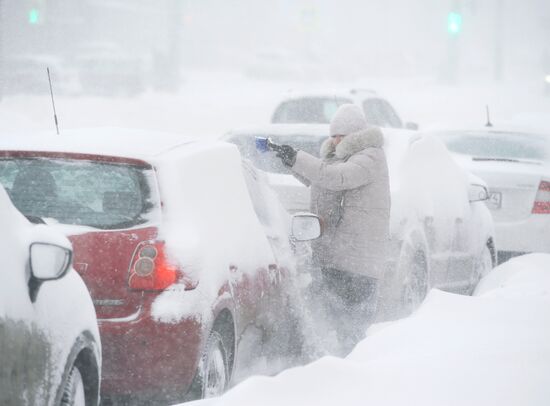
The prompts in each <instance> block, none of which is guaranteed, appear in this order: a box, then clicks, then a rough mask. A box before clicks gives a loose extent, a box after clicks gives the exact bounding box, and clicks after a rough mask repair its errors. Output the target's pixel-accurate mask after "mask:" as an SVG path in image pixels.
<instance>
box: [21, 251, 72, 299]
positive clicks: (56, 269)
mask: <svg viewBox="0 0 550 406" xmlns="http://www.w3.org/2000/svg"><path fill="white" fill-rule="evenodd" d="M72 255H73V253H72V251H71V250H70V249H68V248H65V247H61V246H59V245H54V244H48V243H42V242H35V243H32V244H31V247H30V261H29V266H30V271H31V278H30V280H29V294H30V296H31V301H33V302H34V301H35V300H36V295H37V294H38V290H39V289H40V285H42V283H44V282H46V281H53V280H56V279H60V278H62V277H63V276H65V274H66V273H67V271H68V270H69V268H70V266H71V260H72Z"/></svg>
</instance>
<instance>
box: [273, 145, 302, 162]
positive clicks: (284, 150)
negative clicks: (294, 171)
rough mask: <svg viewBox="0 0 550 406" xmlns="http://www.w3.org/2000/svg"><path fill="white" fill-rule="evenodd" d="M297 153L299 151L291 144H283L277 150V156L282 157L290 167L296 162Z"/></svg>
mask: <svg viewBox="0 0 550 406" xmlns="http://www.w3.org/2000/svg"><path fill="white" fill-rule="evenodd" d="M297 153H298V151H296V150H295V149H294V148H292V147H291V146H290V145H281V146H280V147H279V149H278V151H277V156H278V157H279V158H281V161H283V164H285V165H286V166H288V167H292V166H293V165H294V163H295V162H296V154H297Z"/></svg>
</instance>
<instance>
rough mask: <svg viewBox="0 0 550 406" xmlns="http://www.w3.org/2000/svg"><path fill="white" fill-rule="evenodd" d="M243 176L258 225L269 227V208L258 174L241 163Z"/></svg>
mask: <svg viewBox="0 0 550 406" xmlns="http://www.w3.org/2000/svg"><path fill="white" fill-rule="evenodd" d="M243 174H244V180H245V182H246V186H247V188H248V193H249V194H250V200H251V201H252V205H253V206H254V211H255V212H256V215H257V217H258V220H260V223H262V225H263V226H269V225H270V224H271V219H270V216H269V206H268V204H267V202H266V200H265V196H264V194H263V192H262V187H261V184H260V181H259V179H258V174H257V173H256V171H255V170H254V168H253V167H252V165H251V164H248V163H246V162H243Z"/></svg>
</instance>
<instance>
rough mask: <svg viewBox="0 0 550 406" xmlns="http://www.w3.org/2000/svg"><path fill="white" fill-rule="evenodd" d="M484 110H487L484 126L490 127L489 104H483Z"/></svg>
mask: <svg viewBox="0 0 550 406" xmlns="http://www.w3.org/2000/svg"><path fill="white" fill-rule="evenodd" d="M485 111H486V112H487V124H485V127H492V126H493V124H492V123H491V116H490V115H489V105H488V104H487V105H485Z"/></svg>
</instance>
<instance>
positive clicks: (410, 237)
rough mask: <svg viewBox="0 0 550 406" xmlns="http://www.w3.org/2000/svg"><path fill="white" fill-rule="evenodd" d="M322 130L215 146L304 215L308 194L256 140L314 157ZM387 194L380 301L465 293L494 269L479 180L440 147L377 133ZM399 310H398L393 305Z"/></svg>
mask: <svg viewBox="0 0 550 406" xmlns="http://www.w3.org/2000/svg"><path fill="white" fill-rule="evenodd" d="M328 133H329V129H328V126H327V125H281V124H278V125H270V126H263V127H258V128H247V129H242V130H236V131H232V132H230V133H228V134H226V135H225V136H224V137H223V139H224V140H226V141H228V142H232V143H235V144H236V145H237V146H238V147H239V149H240V151H241V154H242V155H243V156H245V157H247V158H248V159H250V160H251V161H252V162H253V163H254V164H255V165H256V166H257V167H259V168H261V169H262V170H264V171H267V172H269V183H270V184H271V185H272V187H273V188H274V189H275V190H276V191H277V192H278V194H279V197H280V199H281V201H282V202H283V204H284V205H285V207H286V208H287V209H288V210H289V211H290V212H300V211H303V210H309V207H310V204H309V189H308V188H306V187H305V186H304V185H303V184H302V183H300V182H299V181H298V180H297V179H296V178H294V176H292V174H291V173H290V170H289V169H288V168H286V167H285V166H284V165H283V164H282V163H281V161H280V159H278V158H276V157H275V155H274V153H273V152H267V153H263V152H259V151H258V150H257V149H256V146H255V138H256V137H270V138H271V139H272V140H273V142H275V143H279V144H289V145H292V146H294V147H295V148H297V149H300V150H303V151H306V152H308V153H310V154H313V155H315V156H319V150H320V145H321V143H322V142H323V141H324V140H325V139H326V138H327V134H328ZM384 136H385V151H386V155H387V158H388V166H389V170H390V187H391V194H392V211H391V236H392V244H391V245H392V249H391V254H390V258H389V265H390V266H389V267H388V271H387V274H386V276H385V284H386V288H385V289H387V293H386V299H387V300H388V302H392V303H393V299H395V300H398V301H400V302H401V304H403V305H405V306H407V307H408V308H411V307H414V306H415V305H416V304H417V303H418V302H419V301H421V300H422V298H423V297H424V296H425V294H426V292H427V291H428V289H429V288H432V287H436V288H440V289H444V290H449V291H461V292H469V291H471V290H472V288H473V287H474V286H475V285H476V283H477V282H478V280H479V278H480V277H481V276H483V275H484V274H486V273H487V272H488V271H489V270H490V269H491V268H492V267H493V265H494V264H495V261H496V257H495V256H496V252H495V240H494V230H493V223H492V218H491V215H490V213H489V210H488V209H487V207H486V206H485V205H484V204H483V200H485V199H487V197H488V195H487V190H486V187H485V185H484V183H483V181H482V180H480V179H478V178H476V177H474V176H473V175H471V174H469V173H467V172H466V171H465V170H464V169H462V168H461V167H460V166H459V165H457V164H456V163H455V162H454V160H453V159H452V157H451V154H450V153H449V152H448V151H447V149H446V148H445V146H444V144H443V143H442V142H441V141H440V140H438V139H437V138H435V137H431V136H419V135H418V133H417V132H416V131H407V130H391V129H386V130H384ZM398 304H399V303H398Z"/></svg>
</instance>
